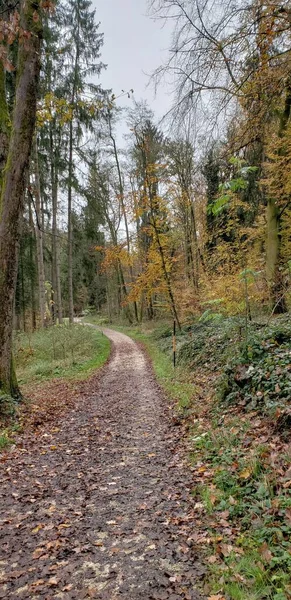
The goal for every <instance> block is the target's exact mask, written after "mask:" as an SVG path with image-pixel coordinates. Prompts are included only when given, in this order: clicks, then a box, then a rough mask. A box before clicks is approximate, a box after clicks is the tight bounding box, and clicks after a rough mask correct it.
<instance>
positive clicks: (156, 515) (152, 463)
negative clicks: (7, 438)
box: [0, 329, 201, 600]
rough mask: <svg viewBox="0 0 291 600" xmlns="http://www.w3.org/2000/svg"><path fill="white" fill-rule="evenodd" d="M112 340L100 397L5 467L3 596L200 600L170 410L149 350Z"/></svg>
mask: <svg viewBox="0 0 291 600" xmlns="http://www.w3.org/2000/svg"><path fill="white" fill-rule="evenodd" d="M104 333H105V334H106V335H107V336H108V337H109V339H110V340H111V342H112V345H113V352H112V357H111V360H110V361H109V363H108V365H107V366H106V367H105V369H104V372H103V374H102V377H101V379H100V381H99V384H98V385H97V388H96V390H95V391H94V392H93V393H92V396H91V397H90V398H89V399H88V398H86V400H85V401H80V403H79V404H78V405H77V406H76V408H75V409H74V410H73V411H71V412H70V413H69V414H68V415H67V417H66V419H64V420H63V421H62V423H61V424H60V425H59V427H57V428H55V429H54V430H53V431H50V432H49V433H44V434H43V435H42V437H41V439H40V440H39V441H38V442H37V443H36V444H35V445H32V446H31V445H29V444H27V447H26V445H25V441H24V443H23V453H22V458H21V461H19V458H18V459H17V460H16V457H14V454H13V451H12V452H11V453H10V454H9V456H8V459H7V460H6V461H5V462H4V463H3V465H2V467H3V477H2V481H3V483H2V484H1V489H0V508H1V512H2V511H3V514H2V515H1V531H2V536H1V537H2V541H1V550H0V552H1V554H2V556H0V560H1V562H0V569H1V571H2V587H1V586H0V587H1V590H0V598H7V599H10V598H11V599H20V600H21V599H23V600H24V599H25V600H26V599H29V600H35V599H38V598H45V599H46V600H50V599H54V598H60V599H64V600H74V599H75V600H82V599H83V598H84V599H85V598H96V599H97V598H98V599H102V600H115V599H118V598H124V600H151V599H153V600H178V599H184V600H197V599H198V598H200V595H199V593H198V592H197V591H195V585H196V583H197V579H198V577H199V574H201V571H200V566H199V563H197V562H196V557H195V552H194V550H193V544H192V541H191V535H189V528H191V523H190V521H189V520H190V519H191V517H190V516H189V506H190V504H189V503H190V502H191V500H190V498H191V496H190V494H189V487H188V484H189V482H188V481H187V477H188V474H187V471H184V470H183V468H182V467H181V466H180V464H179V460H178V457H177V456H176V454H175V445H176V440H175V436H176V434H175V430H176V428H175V427H173V426H171V420H170V417H169V410H168V406H167V402H166V400H165V399H164V398H163V395H162V393H161V391H160V389H159V387H158V385H157V383H156V381H155V378H154V375H153V373H152V369H151V367H150V365H149V362H148V360H147V358H145V356H144V353H143V352H142V350H141V349H140V348H139V346H138V345H137V344H136V343H135V342H134V341H133V340H131V339H130V338H129V337H127V336H126V335H124V334H122V333H118V332H115V331H112V330H109V329H106V330H104ZM18 456H19V455H18ZM19 484H20V487H19ZM3 533H4V535H3Z"/></svg>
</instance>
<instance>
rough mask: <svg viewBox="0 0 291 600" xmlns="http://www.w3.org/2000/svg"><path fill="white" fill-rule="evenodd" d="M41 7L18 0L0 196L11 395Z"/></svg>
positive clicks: (0, 361) (5, 361)
mask: <svg viewBox="0 0 291 600" xmlns="http://www.w3.org/2000/svg"><path fill="white" fill-rule="evenodd" d="M39 8H40V0H22V3H21V10H20V24H21V27H22V28H23V29H24V30H25V31H29V32H30V33H31V36H30V37H27V38H25V40H22V41H20V43H19V49H18V60H17V83H16V96H15V105H14V110H13V118H12V130H11V135H10V140H9V150H8V157H7V161H6V165H5V171H4V179H3V185H2V191H1V202H0V298H1V303H0V391H1V392H2V393H5V394H10V395H13V396H17V395H18V394H19V391H18V386H17V382H16V379H15V376H14V370H13V361H12V332H13V303H14V293H15V286H16V277H17V263H18V246H19V238H20V223H21V218H22V213H23V201H24V189H25V183H26V176H27V169H28V164H29V157H30V152H31V146H32V140H33V132H34V126H35V116H36V102H37V89H38V82H39V71H40V44H41V38H42V28H41V21H40V16H39V15H38V11H39ZM35 15H37V16H38V18H37V19H35Z"/></svg>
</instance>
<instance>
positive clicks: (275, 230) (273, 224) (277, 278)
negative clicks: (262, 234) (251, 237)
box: [266, 198, 287, 314]
mask: <svg viewBox="0 0 291 600" xmlns="http://www.w3.org/2000/svg"><path fill="white" fill-rule="evenodd" d="M280 225H281V223H280V213H279V210H278V206H277V203H276V200H274V199H273V198H271V199H269V200H268V204H267V237H266V276H267V281H268V284H269V289H270V297H271V304H272V309H273V313H274V314H281V313H284V312H286V311H287V307H286V300H285V295H284V291H285V290H284V286H283V282H282V276H281V272H280V248H281V234H280Z"/></svg>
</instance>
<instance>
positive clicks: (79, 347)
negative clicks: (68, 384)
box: [14, 324, 110, 384]
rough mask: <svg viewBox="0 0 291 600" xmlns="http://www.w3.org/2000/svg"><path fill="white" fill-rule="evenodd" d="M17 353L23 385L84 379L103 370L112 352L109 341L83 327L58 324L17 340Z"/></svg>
mask: <svg viewBox="0 0 291 600" xmlns="http://www.w3.org/2000/svg"><path fill="white" fill-rule="evenodd" d="M14 348H15V349H14V353H15V360H16V370H17V376H18V381H19V383H20V384H24V383H31V381H33V380H36V381H39V380H47V379H51V378H55V377H66V378H68V377H77V378H78V379H82V378H85V377H87V376H88V374H90V372H91V371H93V370H94V369H97V368H98V367H100V366H101V365H102V364H103V363H104V362H105V361H106V360H107V358H108V356H109V352H110V343H109V340H108V339H107V338H106V337H105V336H104V335H103V334H102V333H101V332H99V331H97V330H95V329H93V328H89V327H85V326H83V325H68V324H65V325H56V326H54V327H49V328H47V329H41V330H38V331H35V332H33V333H29V334H26V333H20V334H17V335H16V337H15V342H14Z"/></svg>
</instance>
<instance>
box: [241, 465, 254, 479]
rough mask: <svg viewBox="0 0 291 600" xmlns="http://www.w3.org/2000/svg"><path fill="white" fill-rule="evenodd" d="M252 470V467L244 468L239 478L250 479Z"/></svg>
mask: <svg viewBox="0 0 291 600" xmlns="http://www.w3.org/2000/svg"><path fill="white" fill-rule="evenodd" d="M251 474H252V472H251V470H250V469H248V468H247V469H244V470H243V471H241V473H240V474H239V478H240V479H249V477H250V476H251Z"/></svg>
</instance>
